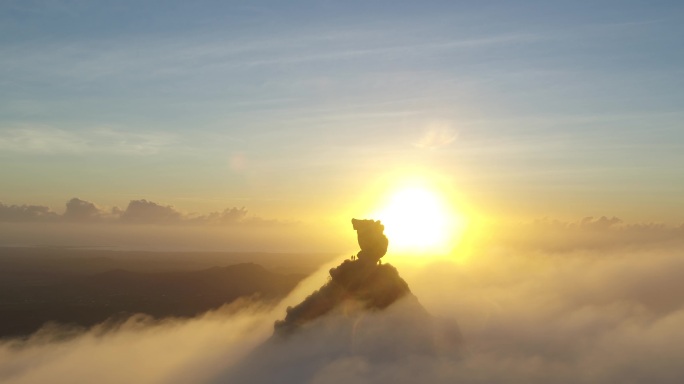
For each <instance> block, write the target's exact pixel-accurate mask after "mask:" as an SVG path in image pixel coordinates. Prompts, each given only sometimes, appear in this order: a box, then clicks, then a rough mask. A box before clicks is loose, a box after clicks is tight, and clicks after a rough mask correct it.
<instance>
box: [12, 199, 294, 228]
mask: <svg viewBox="0 0 684 384" xmlns="http://www.w3.org/2000/svg"><path fill="white" fill-rule="evenodd" d="M0 222H81V223H96V222H101V223H123V224H163V225H165V224H186V225H260V226H264V225H283V224H286V223H284V222H281V221H278V220H274V219H263V218H260V217H257V216H248V212H247V210H246V209H245V207H240V208H238V207H232V208H226V209H224V210H223V211H219V212H211V213H208V214H205V215H198V214H186V213H183V212H180V211H178V210H177V209H176V208H174V207H173V206H171V205H162V204H159V203H155V202H153V201H149V200H146V199H140V200H131V201H130V202H129V203H128V206H127V207H126V209H120V208H118V207H114V208H112V209H111V210H105V209H103V208H101V207H99V206H97V205H95V204H94V203H92V202H89V201H86V200H81V199H79V198H77V197H74V198H72V199H70V200H69V201H67V203H66V210H65V211H64V213H62V214H59V213H57V212H54V211H53V210H52V209H50V207H47V206H42V205H26V204H24V205H5V204H3V203H0Z"/></svg>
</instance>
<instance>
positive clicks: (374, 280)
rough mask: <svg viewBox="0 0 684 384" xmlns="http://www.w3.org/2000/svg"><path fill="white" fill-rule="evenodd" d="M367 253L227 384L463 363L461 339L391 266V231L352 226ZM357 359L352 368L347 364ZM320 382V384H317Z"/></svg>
mask: <svg viewBox="0 0 684 384" xmlns="http://www.w3.org/2000/svg"><path fill="white" fill-rule="evenodd" d="M352 224H353V226H354V229H356V231H357V236H358V241H359V246H360V247H361V251H359V253H358V254H357V255H356V257H354V256H352V259H351V260H345V261H344V262H342V264H340V265H339V266H337V267H335V268H332V269H331V270H330V280H329V281H328V282H327V283H326V284H324V285H323V286H322V287H321V288H320V289H318V290H317V291H316V292H314V293H312V294H311V295H310V296H308V297H307V298H306V299H304V301H302V302H301V303H299V304H298V305H296V306H294V307H289V308H288V309H287V314H286V316H285V319H284V320H280V321H276V323H275V326H274V328H275V330H274V334H273V336H272V337H271V338H270V339H268V340H267V341H266V342H264V343H263V344H261V345H260V346H258V347H257V348H255V349H254V350H253V351H252V352H251V353H250V354H249V355H248V356H246V357H245V358H244V359H243V360H242V361H241V362H240V363H238V364H237V365H236V366H234V367H231V368H230V369H228V370H227V371H226V372H225V375H223V376H222V378H221V380H219V381H216V383H217V384H218V383H219V382H220V383H226V382H230V383H243V382H249V383H252V384H262V383H263V384H266V383H274V382H278V383H306V382H310V381H312V379H313V378H314V377H316V375H319V374H320V372H321V370H324V369H325V367H328V366H330V364H334V362H345V361H357V362H358V361H363V362H364V363H363V364H368V365H367V367H369V369H372V367H376V366H377V367H382V366H387V363H390V362H391V363H392V364H396V363H399V364H403V363H402V362H406V363H409V362H410V361H411V359H412V358H414V357H416V356H423V357H430V358H435V357H439V358H447V359H458V358H459V356H460V353H461V349H460V345H461V340H462V338H461V333H460V330H459V328H458V325H457V324H456V322H455V321H453V320H451V319H440V318H435V317H434V316H432V315H430V314H429V313H428V312H427V311H426V310H425V309H424V308H423V306H422V305H420V303H419V302H418V299H417V298H416V297H415V296H414V295H413V294H412V293H411V291H410V289H409V287H408V284H407V283H406V282H405V281H404V280H403V279H402V278H401V277H400V276H399V273H398V272H397V269H396V268H394V267H393V266H391V265H390V264H386V263H385V264H380V263H378V261H379V260H380V258H381V257H382V256H384V255H385V253H386V252H387V245H388V240H387V237H385V235H384V233H383V230H384V226H383V225H382V224H381V223H380V222H379V221H374V220H356V219H354V220H352ZM348 359H352V360H348ZM314 381H315V380H314Z"/></svg>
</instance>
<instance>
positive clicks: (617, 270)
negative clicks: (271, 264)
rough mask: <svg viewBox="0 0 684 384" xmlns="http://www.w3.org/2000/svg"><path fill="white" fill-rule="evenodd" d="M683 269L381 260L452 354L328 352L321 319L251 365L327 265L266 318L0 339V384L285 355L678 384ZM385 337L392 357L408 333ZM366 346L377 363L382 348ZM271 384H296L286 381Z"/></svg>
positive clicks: (442, 378) (541, 253)
mask: <svg viewBox="0 0 684 384" xmlns="http://www.w3.org/2000/svg"><path fill="white" fill-rule="evenodd" d="M682 256H683V255H682V248H681V247H680V246H679V245H676V244H671V243H666V244H663V243H655V242H654V243H652V244H650V245H648V246H640V247H638V248H634V247H630V246H619V247H611V248H607V247H604V246H601V247H594V248H592V247H591V246H586V244H585V245H582V246H578V247H577V249H570V248H567V247H564V248H563V252H556V251H549V250H546V249H543V248H541V247H532V246H530V247H517V246H510V244H509V245H499V246H496V247H494V246H490V247H484V248H481V249H479V250H478V251H473V252H472V254H470V255H468V257H467V258H454V260H455V261H450V260H445V259H434V261H429V260H431V259H429V258H425V257H423V258H421V260H422V261H421V263H413V262H411V261H410V260H406V259H397V260H393V259H392V255H391V251H390V253H388V255H387V256H386V258H385V262H387V263H392V264H394V265H395V266H396V267H397V269H398V271H399V273H400V274H401V276H402V277H403V278H404V279H405V280H406V282H407V283H408V285H409V287H410V289H411V291H412V292H413V294H415V296H417V298H418V300H419V301H420V303H421V304H422V305H423V306H424V307H425V308H426V309H427V310H428V311H429V312H430V313H431V314H432V315H434V316H438V317H441V318H447V319H452V320H455V321H456V322H457V323H458V325H459V326H460V329H461V332H462V336H463V348H462V351H463V353H461V354H460V355H458V356H453V355H437V356H435V355H422V354H420V353H415V352H411V353H406V354H398V355H396V356H394V358H392V359H382V358H375V357H374V356H372V355H368V354H362V355H360V354H354V353H349V351H346V352H344V353H338V352H339V351H338V350H336V349H335V348H339V345H338V346H334V345H330V344H328V343H327V342H326V343H322V342H320V340H331V339H330V338H333V340H334V338H335V337H337V336H336V335H335V334H326V333H325V330H326V329H334V327H333V326H332V324H334V322H335V321H338V320H337V319H338V318H339V316H344V313H336V314H331V315H330V316H327V317H325V318H324V319H322V320H320V321H321V325H322V326H321V327H319V328H318V329H319V330H320V331H318V332H320V334H319V336H320V337H314V336H311V335H312V334H311V333H310V334H308V336H306V337H297V335H293V336H292V337H290V338H289V339H288V340H287V341H286V344H281V346H280V347H277V348H280V352H278V351H277V350H274V351H271V352H269V351H266V352H263V351H262V353H254V351H255V350H257V349H259V348H261V349H263V348H270V347H269V346H268V344H265V342H266V341H267V340H268V339H269V337H270V336H271V335H272V332H273V323H274V321H276V320H278V319H282V318H283V317H284V315H285V308H286V307H287V306H288V305H293V304H295V303H298V302H300V301H301V300H302V299H303V298H304V297H306V296H307V295H308V294H310V293H311V292H313V291H314V290H316V289H318V287H320V286H321V285H323V284H324V283H325V281H326V278H327V274H328V270H329V269H330V268H331V267H332V266H335V265H337V264H339V262H340V261H341V259H338V260H335V261H334V262H332V263H330V264H328V265H326V266H324V267H323V268H321V269H320V271H318V272H316V273H314V274H313V275H312V276H311V277H309V278H307V279H306V280H305V281H304V282H302V283H301V284H300V286H299V287H298V288H296V289H295V291H294V292H293V293H292V294H291V295H290V296H288V297H287V298H286V299H285V300H283V301H282V302H281V303H280V304H278V306H277V307H275V308H273V307H263V306H262V305H260V304H259V303H254V302H249V301H240V302H239V303H234V304H232V305H230V306H227V307H224V308H221V309H220V310H217V311H213V312H209V313H207V314H205V315H204V316H202V317H200V318H195V319H191V320H184V321H180V320H166V321H161V322H154V321H151V320H149V319H146V318H144V317H133V318H131V319H129V320H128V321H127V322H125V323H123V324H118V325H115V326H114V325H111V324H109V325H107V324H103V325H101V326H98V327H95V328H93V329H91V330H89V331H87V332H85V333H79V334H76V335H74V334H70V333H69V332H68V330H64V329H61V330H59V329H43V330H42V331H40V332H39V333H37V334H35V335H34V336H33V337H32V338H31V339H29V340H24V341H19V340H6V341H4V342H2V343H1V344H0V381H2V382H3V383H39V382H51V383H88V382H99V383H121V382H137V383H188V382H195V383H197V382H217V383H218V382H227V381H228V380H230V378H231V374H232V371H233V369H235V368H237V367H245V366H247V367H249V366H254V367H256V368H255V369H258V370H259V372H260V374H261V376H262V378H263V376H264V375H266V376H268V372H269V364H272V363H273V362H274V361H277V360H278V353H283V352H282V351H285V352H287V353H288V354H289V355H290V356H301V357H302V358H301V359H291V360H290V361H292V363H291V364H293V366H292V367H291V368H292V370H291V371H292V372H295V373H296V372H299V371H302V370H306V371H308V372H312V374H311V375H310V376H309V377H308V379H307V380H308V382H311V383H349V382H354V383H416V382H429V383H454V382H459V383H550V382H552V383H615V382H622V383H643V382H649V383H680V382H681V380H682V377H684V366H682V365H681V361H680V360H681V356H684V332H682V330H681V324H684V280H682V279H681V276H684V258H683V257H682ZM426 260H428V261H427V262H426ZM401 308H402V307H401V303H397V304H395V305H394V306H392V307H390V308H389V309H388V312H387V313H388V314H385V313H383V312H376V313H374V314H369V315H368V316H370V317H372V318H373V319H374V320H373V321H372V322H370V323H368V322H367V323H366V324H374V325H373V326H376V327H377V326H380V327H382V326H383V324H385V322H387V321H389V320H388V318H384V317H383V316H390V315H389V313H391V311H401V310H402V309H401ZM328 323H329V326H327V327H326V324H328ZM363 324H364V323H361V324H360V325H359V326H363ZM388 329H392V332H393V334H394V335H395V339H396V340H395V341H396V343H395V344H393V345H394V346H395V348H398V349H399V350H401V348H402V340H408V339H410V332H414V331H415V329H413V328H405V329H404V328H396V327H394V328H388ZM313 334H314V335H316V334H315V333H313ZM340 337H341V336H340ZM364 340H367V341H366V342H367V343H374V342H375V341H373V339H372V338H365V339H364ZM386 342H387V340H383V343H386ZM283 345H284V346H283ZM366 347H368V349H366V350H367V351H373V350H376V351H378V352H377V353H378V354H381V353H383V351H384V350H386V349H387V345H386V344H379V345H377V346H376V347H377V348H375V349H373V348H372V347H373V345H371V346H366ZM269 353H270V354H269ZM255 356H257V357H258V356H271V357H270V358H269V359H266V358H264V359H262V360H258V361H254V359H255ZM274 356H275V357H274ZM311 356H323V358H317V359H312V358H310V357H311ZM243 372H244V371H243ZM267 379H268V377H267ZM271 379H272V381H271V382H279V383H287V382H299V381H297V380H298V379H297V376H296V375H295V374H293V375H292V376H291V377H289V376H279V377H273V378H271Z"/></svg>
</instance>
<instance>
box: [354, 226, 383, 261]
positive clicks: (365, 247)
mask: <svg viewBox="0 0 684 384" xmlns="http://www.w3.org/2000/svg"><path fill="white" fill-rule="evenodd" d="M352 225H353V226H354V229H355V230H356V236H357V238H358V240H359V246H360V247H361V251H359V253H358V254H357V255H356V258H357V259H359V260H360V261H362V262H367V263H372V264H377V263H378V261H379V260H380V258H381V257H383V256H384V255H385V253H387V246H388V244H389V240H388V239H387V236H385V234H384V233H383V232H384V230H385V226H384V225H382V223H380V220H357V219H352Z"/></svg>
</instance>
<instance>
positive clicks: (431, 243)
mask: <svg viewBox="0 0 684 384" xmlns="http://www.w3.org/2000/svg"><path fill="white" fill-rule="evenodd" d="M375 217H377V218H378V219H380V220H381V221H382V223H383V224H384V225H385V234H386V235H387V237H388V238H389V240H390V248H391V249H394V250H396V251H398V252H416V251H419V252H420V253H421V254H423V253H424V252H440V253H441V252H447V251H448V250H449V248H450V247H452V246H454V245H455V243H456V241H457V239H456V238H457V237H459V236H460V233H459V232H460V231H461V230H462V227H463V220H462V218H461V217H459V216H458V215H457V214H456V213H455V212H452V210H451V209H450V207H449V205H448V204H447V203H446V202H445V201H444V199H443V198H442V197H441V196H440V195H439V194H437V193H436V192H434V191H433V190H431V189H428V188H426V187H422V186H420V187H417V186H416V187H414V186H412V187H405V188H403V189H400V190H398V191H396V192H395V193H394V194H392V195H391V196H390V197H389V199H388V200H386V204H385V205H384V207H382V208H381V209H380V210H379V211H377V212H376V213H375Z"/></svg>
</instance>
